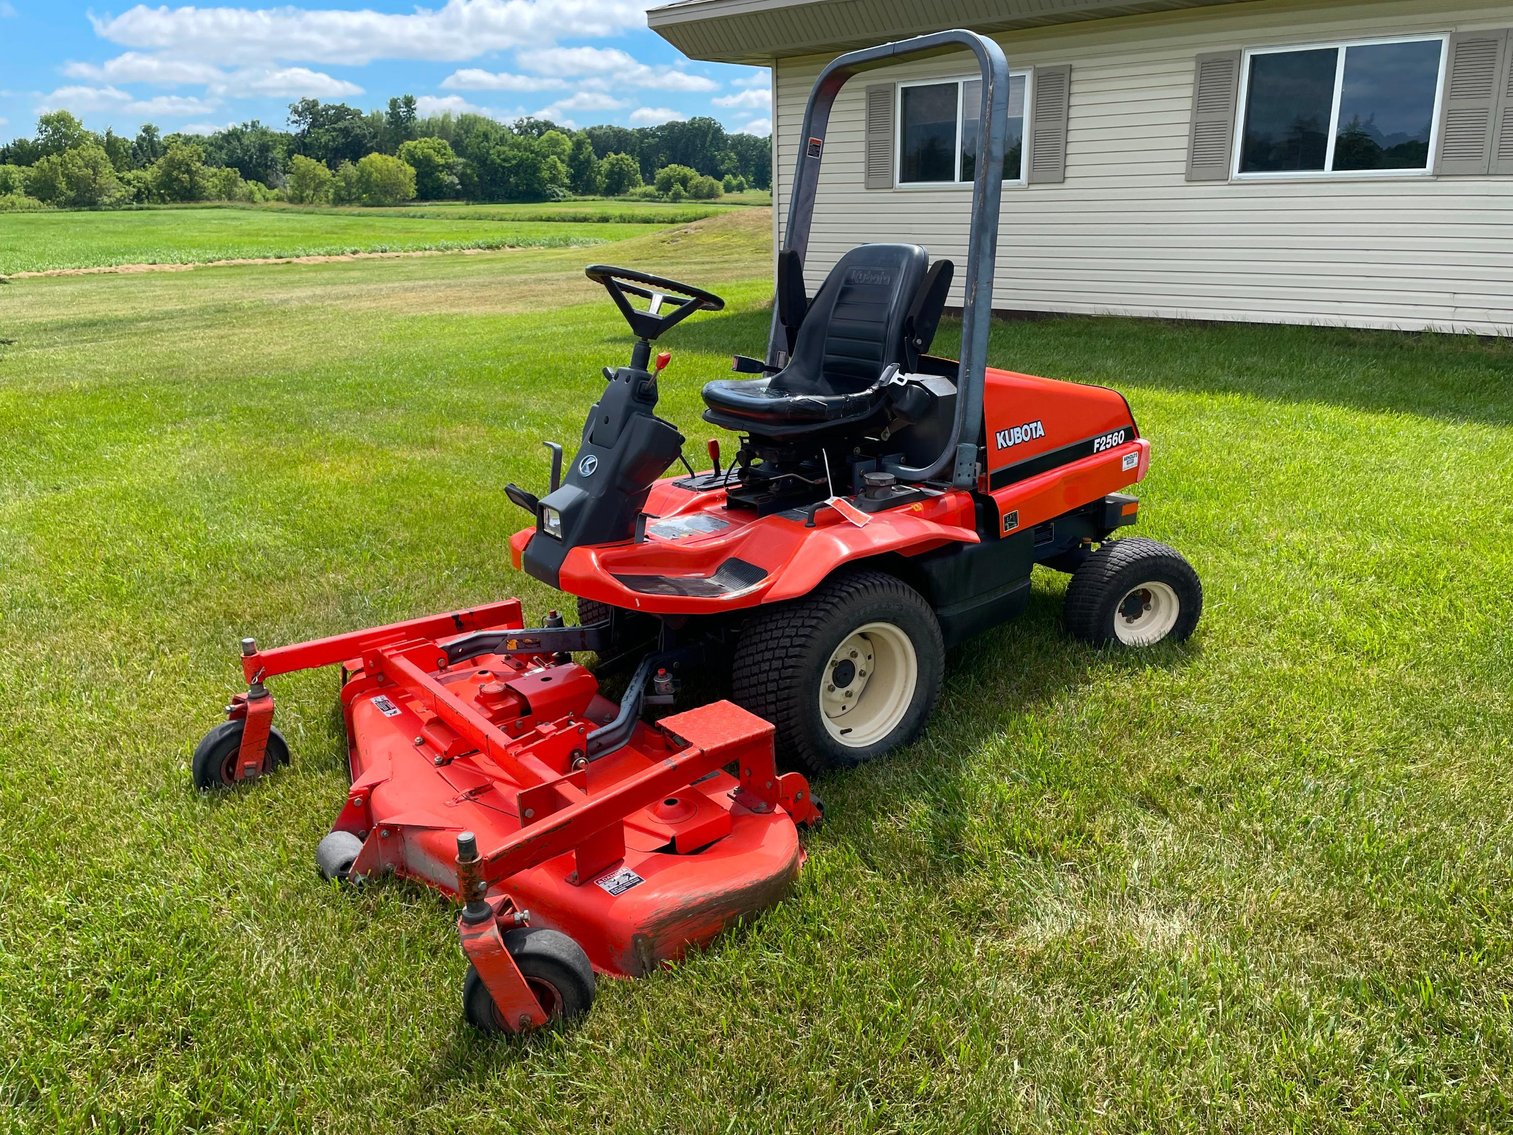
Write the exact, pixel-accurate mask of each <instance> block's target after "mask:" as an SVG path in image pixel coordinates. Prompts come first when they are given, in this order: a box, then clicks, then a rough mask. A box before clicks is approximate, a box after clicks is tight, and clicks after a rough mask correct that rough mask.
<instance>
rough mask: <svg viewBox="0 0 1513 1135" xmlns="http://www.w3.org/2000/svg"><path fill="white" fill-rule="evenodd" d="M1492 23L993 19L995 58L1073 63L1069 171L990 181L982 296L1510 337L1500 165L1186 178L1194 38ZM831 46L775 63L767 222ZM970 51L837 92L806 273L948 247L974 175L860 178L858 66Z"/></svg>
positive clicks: (1477, 6) (1374, 18)
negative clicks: (960, 181) (1483, 170)
mask: <svg viewBox="0 0 1513 1135" xmlns="http://www.w3.org/2000/svg"><path fill="white" fill-rule="evenodd" d="M1510 24H1513V9H1510V8H1509V7H1508V6H1507V5H1506V4H1505V3H1453V4H1448V5H1447V4H1435V3H1431V2H1428V0H1388V2H1384V3H1346V4H1340V3H1330V4H1320V3H1316V2H1315V3H1302V2H1298V0H1262V2H1258V3H1254V4H1249V5H1244V6H1237V7H1235V8H1218V9H1208V10H1202V11H1198V12H1180V13H1164V14H1159V15H1150V16H1136V17H1129V18H1123V19H1111V20H1104V21H1098V22H1097V23H1095V24H1088V23H1084V24H1080V25H1071V26H1065V27H1058V28H1052V29H1035V30H1028V31H1022V32H1011V33H1005V34H1003V35H999V36H997V37H995V38H997V39H998V41H999V42H1000V43H1001V44H1003V46H1004V49H1005V52H1006V54H1007V55H1008V58H1009V64H1010V66H1011V67H1014V68H1015V69H1019V68H1027V67H1033V66H1036V65H1054V64H1062V63H1065V64H1070V65H1071V68H1072V73H1071V79H1072V81H1071V107H1070V119H1069V126H1068V136H1067V152H1066V180H1065V181H1064V182H1062V183H1058V184H1051V185H1024V186H1010V187H1006V188H1005V189H1004V193H1003V212H1002V220H1001V223H1000V227H999V240H998V271H997V281H996V284H995V287H994V306H995V307H996V308H999V309H1005V310H1021V311H1043V312H1078V313H1091V314H1099V313H1110V314H1125V315H1143V316H1162V317H1176V318H1192V319H1217V320H1251V321H1265V322H1284V323H1319V324H1344V325H1350V326H1357V327H1379V328H1398V329H1404V330H1425V329H1429V330H1440V331H1471V332H1477V333H1483V334H1488V333H1490V334H1513V177H1435V176H1423V175H1420V176H1401V177H1383V176H1375V177H1371V176H1367V177H1360V176H1357V177H1328V178H1321V177H1312V178H1307V177H1300V178H1293V179H1285V180H1267V181H1264V182H1258V181H1229V182H1223V181H1213V182H1189V181H1188V180H1187V179H1186V170H1187V157H1188V132H1189V125H1190V121H1191V110H1192V94H1193V73H1194V63H1195V59H1196V57H1197V56H1198V55H1199V54H1201V53H1205V52H1212V51H1223V50H1228V49H1234V48H1244V47H1262V46H1269V45H1280V44H1287V43H1299V44H1306V43H1311V42H1317V41H1328V40H1333V39H1354V38H1369V37H1374V36H1391V35H1405V34H1416V33H1428V34H1440V33H1449V32H1454V31H1468V30H1473V29H1478V28H1497V27H1507V26H1509V25H1510ZM958 60H959V61H958ZM828 61H829V57H828V56H813V57H803V58H798V59H783V60H779V61H777V63H776V64H775V69H774V80H773V89H774V96H775V98H774V108H775V113H774V123H775V127H774V129H775V143H776V147H775V148H776V155H775V163H776V169H777V173H778V181H777V183H776V184H777V191H776V205H777V213H778V229H779V233H781V230H782V227H783V225H784V224H785V223H786V220H787V218H786V208H787V202H788V191H789V187H790V186H791V185H792V181H793V168H794V161H795V158H796V156H797V145H798V134H799V132H800V129H801V126H802V120H803V112H804V104H805V100H806V99H807V98H808V94H809V90H810V87H811V86H812V85H813V82H814V79H815V77H816V75H817V74H818V73H819V70H820V69H821V68H822V67H823V66H824V64H825V63H827V62H828ZM970 67H971V64H970V57H968V56H966V55H962V56H960V57H953V58H949V59H936V60H931V61H928V62H925V63H920V64H912V65H904V66H899V67H894V68H889V69H887V70H884V71H874V72H870V73H868V74H867V76H865V78H864V79H858V80H855V81H853V82H851V83H850V84H848V85H847V87H846V88H845V89H843V91H842V92H841V95H840V97H839V98H838V99H837V101H836V105H835V109H834V111H833V113H832V116H831V121H830V129H829V133H828V135H827V141H826V153H825V162H824V166H823V167H822V173H821V177H820V187H819V194H818V200H817V205H816V211H815V217H814V224H813V229H812V231H811V235H810V241H809V255H808V258H807V265H806V268H807V271H806V273H805V275H806V276H807V277H808V278H809V280H810V286H811V287H813V286H815V285H816V284H817V282H818V281H819V280H820V279H821V278H822V277H823V274H824V273H825V272H826V271H828V269H829V268H830V266H831V265H833V264H834V263H835V261H836V260H837V259H838V258H839V256H840V255H841V254H842V253H844V252H845V251H846V250H847V249H849V248H851V247H853V246H854V245H857V244H860V243H863V242H867V241H898V240H907V241H912V242H917V243H919V244H923V245H924V246H926V247H927V248H928V249H929V250H930V253H931V255H932V256H933V257H941V256H945V257H950V258H952V259H954V260H956V261H957V264H958V267H961V266H962V264H963V261H964V260H965V253H966V240H967V225H968V215H969V203H970V187H968V186H958V187H949V188H929V189H916V188H908V189H900V188H894V189H873V190H869V189H866V188H865V187H864V174H865V160H864V159H865V155H864V102H865V88H866V86H867V84H868V83H872V82H878V81H883V80H895V81H906V80H910V79H919V78H935V77H947V76H955V75H961V74H964V73H966V72H967V71H969V70H970ZM958 279H960V273H958ZM952 302H956V303H959V302H960V286H959V284H958V286H957V288H956V290H955V292H954V293H953V296H952Z"/></svg>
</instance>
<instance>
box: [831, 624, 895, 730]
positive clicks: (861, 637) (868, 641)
mask: <svg viewBox="0 0 1513 1135" xmlns="http://www.w3.org/2000/svg"><path fill="white" fill-rule="evenodd" d="M918 685H919V658H918V656H917V655H916V654H915V652H914V643H913V642H911V641H910V640H909V636H908V635H906V634H905V633H904V632H903V631H901V630H899V628H898V627H896V626H894V625H893V624H892V623H867V624H866V625H865V626H860V627H857V628H856V630H854V631H852V632H851V633H850V634H849V635H847V636H846V637H845V638H844V639H842V640H841V644H840V645H839V646H837V647H836V648H835V650H834V651H833V652H832V653H831V655H830V660H829V661H828V662H826V663H825V667H824V669H823V670H822V671H821V673H820V688H819V701H820V720H821V721H823V722H824V723H825V730H826V732H828V733H829V734H830V736H831V737H833V738H834V739H835V740H836V741H838V742H839V743H840V744H842V745H844V746H846V747H847V748H849V749H864V748H866V747H867V746H869V745H875V744H876V743H877V742H879V741H881V740H882V739H883V738H884V737H886V736H887V735H888V734H889V733H891V732H893V730H894V729H896V728H897V727H898V723H899V722H900V721H902V720H903V719H904V716H905V715H906V714H907V713H908V712H909V703H910V702H912V701H913V700H914V690H915V687H917V686H918Z"/></svg>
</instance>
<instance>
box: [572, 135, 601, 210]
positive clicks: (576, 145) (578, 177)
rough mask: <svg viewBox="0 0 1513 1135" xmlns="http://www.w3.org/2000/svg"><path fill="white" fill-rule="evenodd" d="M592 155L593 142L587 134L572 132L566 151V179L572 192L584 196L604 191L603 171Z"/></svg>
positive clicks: (597, 160)
mask: <svg viewBox="0 0 1513 1135" xmlns="http://www.w3.org/2000/svg"><path fill="white" fill-rule="evenodd" d="M600 166H601V163H600V161H599V159H598V158H597V157H595V156H594V144H593V143H592V142H590V141H589V140H588V135H587V134H582V133H579V134H574V135H573V144H572V147H571V148H570V149H569V150H568V153H567V180H568V185H569V187H570V188H571V189H572V191H573V192H574V193H580V194H582V195H584V196H585V197H587V196H591V195H593V194H595V193H603V192H604V171H603V170H602V169H601V168H600Z"/></svg>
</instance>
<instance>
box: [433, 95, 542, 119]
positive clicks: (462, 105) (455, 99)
mask: <svg viewBox="0 0 1513 1135" xmlns="http://www.w3.org/2000/svg"><path fill="white" fill-rule="evenodd" d="M415 110H416V112H417V113H418V114H421V115H427V114H481V115H483V116H484V117H485V118H497V119H499V120H500V121H505V120H507V119H509V118H514V117H519V116H518V115H506V114H503V113H501V112H500V111H497V110H490V109H489V108H488V107H485V106H477V105H475V104H473V103H470V102H468V100H467V99H465V98H463V97H462V96H461V95H441V96H437V95H421V96H420V97H419V98H417V99H416V100H415Z"/></svg>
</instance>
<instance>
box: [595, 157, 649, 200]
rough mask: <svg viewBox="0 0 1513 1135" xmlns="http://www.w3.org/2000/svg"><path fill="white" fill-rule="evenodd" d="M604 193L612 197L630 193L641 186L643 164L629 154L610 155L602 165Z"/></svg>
mask: <svg viewBox="0 0 1513 1135" xmlns="http://www.w3.org/2000/svg"><path fill="white" fill-rule="evenodd" d="M601 167H602V170H603V175H604V192H605V193H607V194H609V195H610V196H611V197H618V196H620V194H622V193H629V192H630V191H631V190H632V189H635V188H637V187H639V186H640V184H641V164H640V163H639V162H637V161H636V159H635V158H633V157H631V156H630V155H629V154H610V155H609V156H608V157H606V158H605V159H604V161H603V162H602V163H601Z"/></svg>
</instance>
